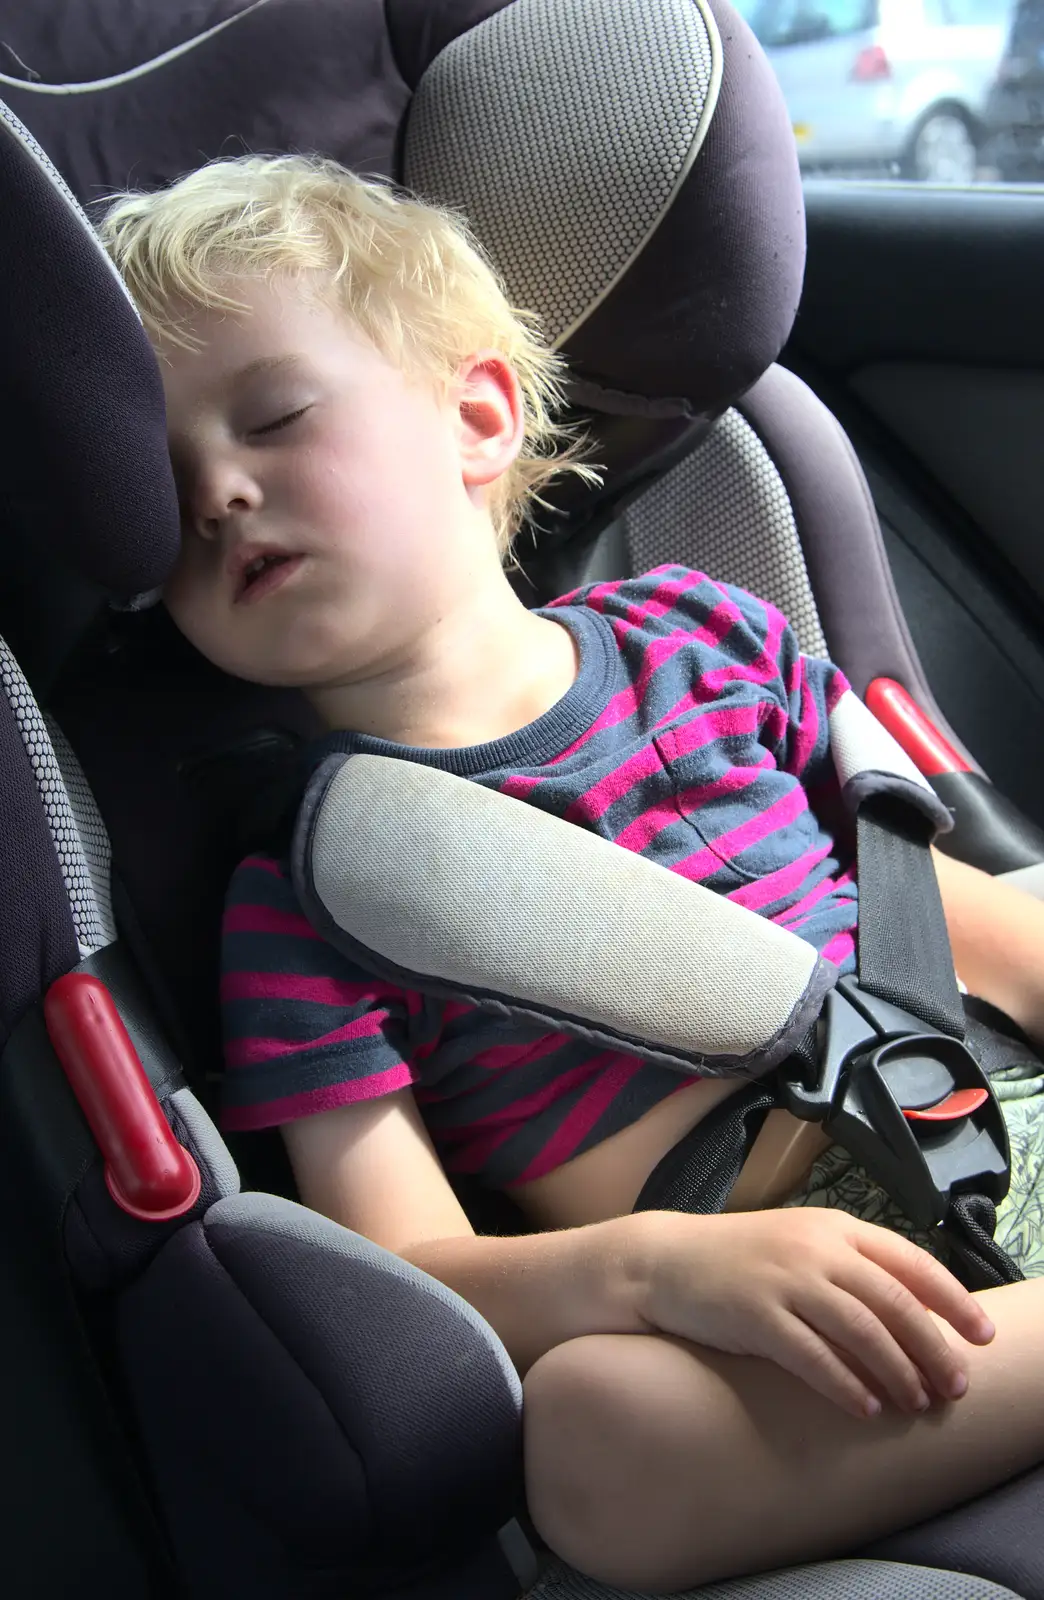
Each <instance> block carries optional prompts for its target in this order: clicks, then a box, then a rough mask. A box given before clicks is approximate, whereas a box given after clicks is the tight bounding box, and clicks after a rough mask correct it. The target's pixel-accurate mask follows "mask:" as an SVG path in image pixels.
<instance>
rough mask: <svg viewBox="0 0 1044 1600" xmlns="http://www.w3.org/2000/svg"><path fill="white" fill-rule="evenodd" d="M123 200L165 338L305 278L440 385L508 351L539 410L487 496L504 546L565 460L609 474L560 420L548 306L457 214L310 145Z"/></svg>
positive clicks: (108, 220) (117, 212)
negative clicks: (527, 304) (515, 291)
mask: <svg viewBox="0 0 1044 1600" xmlns="http://www.w3.org/2000/svg"><path fill="white" fill-rule="evenodd" d="M115 198H116V203H115V204H114V205H113V206H112V208H111V209H110V210H109V211H108V213H107V214H106V216H105V217H104V219H103V220H102V222H101V224H100V227H99V232H100V235H101V239H102V242H103V244H104V245H105V247H106V249H107V250H108V252H109V254H110V255H111V257H112V259H113V261H114V262H115V264H116V266H117V267H118V269H119V271H120V273H121V274H122V276H123V278H124V280H125V281H126V283H127V286H128V288H129V290H130V292H131V295H132V296H133V298H134V300H135V302H136V304H137V306H138V309H139V311H140V312H141V316H142V320H143V321H144V323H145V327H146V329H147V331H148V332H149V334H150V336H151V337H152V338H153V339H154V340H156V339H159V338H162V339H167V340H171V341H173V342H175V343H178V344H180V345H182V346H183V347H191V345H192V344H193V343H195V342H196V341H193V340H192V339H191V338H190V336H189V335H188V334H187V333H186V332H185V330H184V328H183V327H181V326H179V314H183V313H184V311H185V310H186V309H188V310H193V309H206V310H213V309H224V310H227V311H230V312H237V311H238V312H242V311H244V310H245V309H246V307H245V306H244V305H243V304H242V302H240V301H237V300H236V299H235V298H234V296H233V294H230V293H229V292H228V290H229V289H230V288H232V289H234V285H235V280H236V279H237V278H239V279H243V278H263V279H269V278H273V277H279V276H284V275H289V276H290V277H292V278H302V279H304V280H308V279H311V280H312V284H313V285H314V284H317V285H318V287H319V292H320V294H321V295H322V296H323V297H324V298H328V299H332V300H333V301H334V302H335V303H336V304H338V305H339V306H340V307H341V308H342V309H343V310H344V311H345V312H346V313H347V314H348V315H349V316H350V317H351V318H352V320H353V321H354V322H355V324H356V325H357V326H358V327H359V328H360V330H361V331H362V332H363V333H364V334H365V335H366V336H367V337H368V338H369V339H370V340H371V342H372V343H373V344H374V345H375V346H376V347H377V349H379V350H380V351H381V353H382V354H383V355H384V356H385V357H386V358H387V359H388V360H390V361H393V362H394V363H395V364H396V365H398V366H399V367H400V368H401V369H402V370H403V371H404V372H406V373H407V374H408V375H410V376H411V377H415V378H423V379H427V380H429V381H433V382H434V383H435V384H436V386H438V387H440V388H441V387H443V386H445V385H448V383H449V382H450V381H451V379H452V377H453V375H454V373H455V371H456V370H457V368H458V366H459V364H460V363H461V362H462V361H463V360H464V359H465V358H466V357H467V356H468V355H469V354H471V353H473V352H474V351H476V350H479V349H485V348H493V349H496V350H498V351H499V352H500V353H501V354H502V355H503V356H504V357H505V358H506V359H507V360H508V361H509V362H510V364H511V366H512V367H513V368H514V371H515V373H516V374H517V376H518V381H519V385H520V388H521V391H522V400H523V407H524V436H523V440H522V446H521V448H520V450H519V453H518V456H517V458H516V459H515V461H514V462H513V463H512V465H511V466H510V467H509V468H508V469H507V471H506V472H505V473H504V474H503V476H502V477H501V478H500V479H499V480H498V481H497V482H496V483H495V484H494V485H492V487H491V490H490V495H489V500H488V502H487V504H488V509H489V512H490V516H491V519H492V522H493V527H494V531H495V534H496V540H497V548H498V550H499V551H500V554H501V557H502V559H504V560H506V561H507V560H510V559H512V558H511V546H512V542H513V540H514V537H515V535H516V533H517V532H518V530H519V528H520V526H521V525H522V523H523V521H524V520H525V519H526V518H527V517H531V516H532V507H533V504H534V502H536V503H537V504H541V505H545V504H546V502H545V501H543V500H541V498H540V490H541V489H543V488H544V487H545V486H546V485H547V484H548V483H549V482H550V481H551V480H552V479H553V478H555V477H556V476H557V475H558V474H559V473H561V472H566V471H568V472H575V473H579V474H580V475H581V476H582V477H584V478H585V479H587V480H588V481H592V482H595V483H597V482H599V475H598V473H597V471H596V470H595V469H594V468H593V467H591V466H589V465H585V464H584V463H583V462H582V461H581V460H580V459H579V457H580V455H581V450H582V444H581V441H579V440H578V439H577V437H576V435H575V432H574V431H573V430H572V429H571V428H570V427H568V426H566V425H564V424H563V423H561V422H560V421H558V420H557V413H558V412H559V411H560V410H561V408H562V405H563V398H564V397H563V379H564V376H565V365H564V362H563V361H562V359H561V357H559V356H558V355H557V354H556V353H555V352H554V351H552V350H551V349H550V347H549V346H548V344H547V343H546V341H545V340H544V338H543V337H542V334H541V331H540V326H539V322H538V320H537V318H536V317H535V316H534V315H532V314H531V313H529V312H527V311H521V310H518V309H516V308H514V307H512V306H511V305H510V303H509V301H508V299H507V296H506V294H505V291H504V288H503V285H502V284H501V282H500V279H499V278H498V276H497V274H496V272H495V270H494V269H493V267H492V266H491V265H490V263H489V262H488V261H487V259H486V257H485V256H484V254H483V252H482V249H481V247H480V246H479V245H478V243H477V242H476V240H475V239H474V238H473V236H472V234H471V232H470V230H469V228H468V226H467V224H466V222H465V221H464V220H463V219H462V218H461V217H459V216H457V215H456V214H454V213H453V212H451V211H449V210H447V209H444V208H441V207H438V206H433V205H427V204H424V203H422V202H420V201H418V200H414V199H412V198H409V197H407V196H405V195H403V194H401V193H400V192H399V191H397V190H395V189H393V188H392V186H391V185H390V184H388V183H386V182H384V181H382V180H379V179H376V180H375V179H364V178H360V177H357V176H356V175H355V174H353V173H351V172H348V171H347V170H346V169H345V168H344V167H341V166H339V165H338V163H337V162H335V161H329V160H324V159H321V158H319V157H306V156H277V157H263V156H245V157H241V158H239V159H237V160H232V161H215V162H212V163H210V164H209V165H208V166H204V167H201V168H200V169H199V170H198V171H197V172H192V173H190V174H189V175H188V176H187V177H184V178H181V179H180V180H179V181H178V182H177V183H174V184H172V185H171V186H170V187H169V188H167V189H161V190H159V191H157V192H156V193H152V194H139V193H133V192H127V193H124V194H121V195H117V196H116V197H115Z"/></svg>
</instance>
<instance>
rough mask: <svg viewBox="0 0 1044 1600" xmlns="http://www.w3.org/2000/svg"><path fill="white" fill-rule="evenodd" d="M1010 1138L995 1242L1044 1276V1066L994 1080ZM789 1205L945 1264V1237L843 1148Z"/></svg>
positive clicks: (1009, 1071) (823, 1160) (1005, 1072)
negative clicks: (897, 1238) (924, 1227)
mask: <svg viewBox="0 0 1044 1600" xmlns="http://www.w3.org/2000/svg"><path fill="white" fill-rule="evenodd" d="M990 1082H991V1083H992V1084H993V1088H994V1091H995V1093H996V1095H997V1099H998V1100H999V1101H1000V1103H1001V1107H1002V1109H1003V1112H1004V1120H1005V1121H1006V1122H1007V1124H1008V1137H1009V1139H1010V1140H1011V1188H1010V1189H1009V1191H1008V1194H1007V1197H1006V1198H1005V1199H1004V1200H1002V1201H1001V1203H1000V1205H999V1206H998V1207H997V1232H996V1234H995V1238H996V1240H997V1243H998V1244H999V1245H1001V1246H1002V1247H1003V1248H1004V1249H1005V1250H1006V1251H1007V1252H1008V1254H1009V1255H1010V1256H1011V1257H1012V1258H1013V1259H1014V1260H1015V1261H1016V1262H1017V1263H1018V1265H1019V1266H1020V1267H1021V1268H1022V1270H1023V1272H1024V1273H1025V1274H1026V1277H1027V1278H1040V1277H1044V1183H1042V1181H1041V1178H1042V1173H1044V1067H1042V1066H1041V1063H1040V1062H1039V1061H1033V1062H1024V1063H1020V1064H1018V1065H1016V1066H1011V1067H1006V1068H1004V1069H1002V1070H1001V1071H998V1072H993V1073H991V1075H990ZM785 1205H786V1206H788V1207H789V1206H836V1207H837V1208H838V1209H839V1210H841V1211H847V1212H849V1214H850V1215H851V1216H855V1217H860V1218H862V1220H863V1221H864V1222H876V1223H877V1224H878V1225H879V1226H880V1227H883V1228H891V1229H893V1230H894V1232H896V1233H901V1234H903V1235H904V1236H905V1237H906V1238H907V1239H912V1240H913V1241H914V1243H915V1244H919V1245H921V1246H922V1248H923V1249H925V1250H929V1251H931V1253H932V1255H934V1256H938V1257H939V1258H940V1260H942V1261H946V1259H947V1250H946V1244H945V1241H944V1239H943V1238H942V1236H941V1235H940V1234H938V1233H937V1232H934V1231H933V1232H928V1233H925V1232H922V1231H920V1230H918V1229H917V1228H915V1227H914V1225H913V1224H912V1223H911V1222H910V1221H909V1220H908V1219H907V1218H906V1217H905V1216H904V1215H903V1213H902V1212H901V1211H900V1210H899V1208H898V1206H896V1204H895V1202H894V1201H893V1200H890V1199H889V1197H888V1195H887V1194H885V1192H884V1190H883V1189H881V1188H879V1187H878V1185H877V1184H876V1183H875V1182H874V1181H873V1179H872V1178H871V1177H870V1176H869V1175H868V1173H867V1172H866V1171H865V1170H864V1169H863V1168H862V1167H860V1166H859V1165H858V1164H857V1163H856V1162H855V1161H853V1159H852V1157H851V1156H850V1155H848V1154H847V1152H846V1151H844V1150H842V1149H841V1147H840V1145H831V1147H830V1149H829V1150H827V1151H826V1152H825V1154H824V1155H822V1156H821V1157H820V1158H819V1160H818V1161H817V1162H816V1164H815V1166H814V1167H813V1168H812V1171H811V1172H810V1173H809V1177H808V1182H807V1183H806V1185H805V1187H804V1188H803V1189H802V1190H801V1191H800V1193H798V1194H796V1195H793V1196H792V1197H791V1199H789V1200H788V1201H786V1202H785Z"/></svg>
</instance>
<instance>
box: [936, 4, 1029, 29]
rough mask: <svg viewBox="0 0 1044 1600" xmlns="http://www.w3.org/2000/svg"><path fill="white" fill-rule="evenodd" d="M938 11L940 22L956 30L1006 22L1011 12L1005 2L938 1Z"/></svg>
mask: <svg viewBox="0 0 1044 1600" xmlns="http://www.w3.org/2000/svg"><path fill="white" fill-rule="evenodd" d="M939 9H940V11H941V12H942V18H941V20H942V22H943V23H945V24H949V26H950V27H958V28H962V27H963V28H975V27H980V26H989V24H990V23H993V22H1001V23H1003V22H1007V21H1008V19H1009V18H1010V16H1011V11H1012V7H1011V5H1010V4H1008V3H1007V0H940V6H939Z"/></svg>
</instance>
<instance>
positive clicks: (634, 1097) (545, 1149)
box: [222, 567, 857, 1188]
mask: <svg viewBox="0 0 1044 1600" xmlns="http://www.w3.org/2000/svg"><path fill="white" fill-rule="evenodd" d="M545 614H546V615H548V616H553V617H555V618H557V620H558V621H560V622H562V623H564V624H565V626H566V627H568V628H569V629H570V631H571V632H572V633H573V635H574V637H575V638H576V640H577V643H578V645H579V655H580V668H579V672H578V675H577V678H576V681H575V682H574V684H573V686H572V688H570V689H569V691H568V692H567V694H566V695H565V696H564V697H563V699H561V700H560V701H559V702H558V704H557V705H555V706H553V707H552V708H551V710H550V711H548V712H546V713H545V715H544V716H542V717H540V718H538V720H537V721H536V722H533V723H531V724H530V725H529V726H528V727H525V728H521V729H520V730H519V731H518V732H517V733H513V734H510V735H509V736H508V737H507V738H504V739H497V740H495V741H494V742H492V743H490V744H485V745H477V746H472V747H469V748H466V749H457V750H421V749H412V748H407V747H404V746H400V745H392V744H389V743H388V742H387V741H385V740H381V739H375V738H372V737H369V736H364V735H359V734H354V733H347V732H346V733H335V734H331V735H329V736H328V737H327V738H325V739H324V740H322V741H321V743H320V745H319V746H318V747H317V748H316V750H315V752H314V755H315V760H316V761H318V760H320V759H321V758H322V757H323V756H325V755H328V754H330V753H331V752H333V751H351V752H354V751H367V752H370V753H374V754H382V755H395V756H398V757H401V758H403V759H405V760H410V761H419V762H423V763H426V764H428V765H431V766H437V767H442V768H444V769H447V770H449V771H452V772H455V773H458V774H460V775H462V776H464V777H467V778H471V779H473V780H474V782H476V783H481V784H485V785H487V786H488V787H490V788H494V789H499V790H501V791H503V792H504V793H505V794H509V795H513V796H515V797H516V798H517V799H520V800H524V801H525V802H526V803H527V804H529V805H535V806H541V807H542V808H543V809H544V810H546V811H550V812H553V813H554V814H555V815H556V816H559V817H563V818H565V819H566V820H567V821H569V822H573V823H576V824H577V826H579V827H582V828H591V829H593V830H594V831H595V832H596V833H599V834H601V835H602V837H603V838H606V839H611V840H614V841H615V842H616V843H617V844H619V845H621V846H623V848H624V849H627V850H637V851H639V852H640V853H641V854H643V855H646V856H649V857H650V858H652V859H653V860H655V861H658V862H660V863H661V864H662V865H663V866H666V867H669V868H670V869H671V870H672V871H673V872H679V873H681V874H682V875H683V876H684V877H686V878H691V879H693V880H694V881H696V882H699V883H703V884H706V885H707V886H708V887H710V888H712V889H716V890H718V891H719V892H720V893H721V894H725V895H728V896H729V898H730V899H732V900H736V901H738V902H739V903H740V904H742V905H745V906H748V907H749V908H750V909H752V910H754V911H757V912H759V913H760V914H761V915H762V916H766V917H770V918H771V919H772V920H773V921H775V922H779V923H781V924H782V925H783V926H784V927H787V928H790V929H791V930H792V931H793V932H794V933H797V934H799V935H800V936H801V937H802V938H804V939H807V940H808V941H809V942H810V943H811V944H813V945H815V946H816V948H817V949H818V950H819V951H821V953H822V954H823V955H824V956H825V957H826V958H827V959H829V960H830V961H833V962H835V963H836V964H837V965H838V966H839V967H841V968H842V969H843V970H846V971H847V970H851V969H852V968H853V967H854V965H855V946H854V938H855V928H856V919H857V894H856V885H855V878H854V870H853V865H854V861H853V857H854V851H853V846H852V841H851V838H850V837H848V838H846V839H845V842H844V844H843V845H842V843H841V838H840V834H839V836H838V841H837V842H835V836H834V833H833V832H831V831H830V830H829V828H828V826H827V818H828V817H830V816H833V817H834V818H835V821H836V819H837V817H838V816H839V815H840V807H839V804H838V799H839V796H838V787H837V782H836V780H835V778H834V775H833V765H832V762H831V759H830V754H829V748H828V732H827V717H828V714H829V712H830V710H831V708H832V707H833V705H834V704H835V702H836V700H837V699H838V698H839V697H840V695H841V694H842V693H844V691H845V689H846V688H847V687H848V685H847V684H846V682H845V679H844V677H843V676H842V674H841V673H840V672H839V671H838V669H837V668H836V667H834V666H832V665H831V664H830V663H829V662H826V661H819V660H814V659H810V658H808V657H805V656H803V655H802V654H801V651H800V649H799V647H798V643H797V640H796V638H795V636H794V633H793V631H792V630H791V628H790V627H789V625H788V624H787V622H786V621H785V619H784V618H783V617H782V615H781V614H780V613H779V612H778V611H777V610H776V609H775V607H774V606H771V605H768V604H766V603H765V602H764V601H761V600H756V599H754V598H753V597H752V596H750V595H748V594H745V593H744V592H743V591H742V590H740V589H736V588H732V587H731V586H729V585H726V584H720V583H714V582H712V580H711V579H710V578H707V577H704V576H703V575H702V574H700V573H697V572H690V571H688V570H687V569H685V568H681V567H660V568H658V569H657V570H656V571H655V572H650V573H647V574H646V575H645V576H644V577H641V578H634V579H629V580H627V581H625V582H620V583H604V584H597V585H595V586H593V587H590V588H586V589H583V590H580V591H578V592H577V593H575V594H572V595H567V596H565V597H564V598H563V599H561V600H557V601H555V602H554V603H553V605H552V606H550V607H548V608H547V610H546V612H545ZM839 826H840V827H842V828H845V832H846V833H847V827H846V826H845V825H844V824H839ZM568 893H569V885H568V884H567V883H563V885H562V894H563V896H566V895H568ZM222 1009H223V1016H224V1029H225V1051H226V1071H225V1073H224V1075H223V1111H222V1123H223V1126H224V1127H225V1128H226V1129H229V1130H237V1129H253V1128H266V1127H273V1126H276V1125H278V1124H280V1123H285V1122H290V1121H293V1120H294V1119H295V1118H297V1117H306V1116H309V1115H311V1114H313V1113H315V1112H318V1111H325V1110H328V1109H330V1108H332V1107H334V1106H340V1105H344V1104H346V1103H348V1102H350V1101H354V1100H364V1099H372V1098H374V1097H376V1096H379V1095H384V1094H389V1093H392V1092H393V1091H395V1090H399V1089H403V1088H406V1087H408V1086H409V1087H412V1089H413V1092H414V1094H415V1096H416V1099H417V1102H418V1104H419V1106H420V1108H421V1111H422V1114H423V1116H424V1120H425V1122H426V1124H427V1126H428V1129H429V1131H430V1133H431V1136H432V1138H433V1140H434V1143H435V1146H436V1149H437V1150H438V1152H439V1155H440V1157H441V1159H442V1161H443V1164H444V1165H445V1167H446V1168H447V1170H448V1171H449V1172H451V1173H461V1174H464V1173H469V1174H474V1175H476V1176H478V1177H479V1178H480V1179H481V1180H482V1181H483V1182H485V1183H486V1184H488V1185H490V1186H492V1187H495V1188H501V1187H506V1186H509V1185H511V1184H512V1183H517V1182H522V1181H525V1180H528V1179H532V1178H536V1177H539V1176H540V1175H542V1174H543V1173H546V1172H550V1171H551V1170H552V1169H553V1168H555V1167H557V1166H560V1165H561V1164H562V1163H563V1162H565V1161H568V1160H570V1159H571V1158H572V1157H573V1156H576V1155H579V1154H580V1153H581V1152H582V1151H584V1150H588V1149H590V1148H591V1147H592V1146H594V1145H597V1144H599V1143H600V1142H601V1141H602V1140H604V1139H607V1138H608V1137H609V1136H610V1135H611V1134H613V1133H616V1132H618V1131H619V1130H620V1129H622V1128H625V1127H627V1126H629V1125H630V1124H631V1123H633V1122H635V1121H637V1120H638V1118H639V1117H641V1116H643V1115H644V1114H645V1113H646V1112H647V1111H649V1110H650V1109H651V1107H652V1106H654V1105H656V1104H657V1103H658V1102H659V1101H661V1100H663V1099H665V1098H666V1096H667V1095H669V1094H672V1093H674V1092H675V1091H676V1090H678V1089H679V1088H680V1087H681V1086H682V1085H683V1083H685V1082H688V1081H691V1080H688V1079H684V1078H682V1077H680V1075H679V1074H677V1073H675V1072H672V1071H671V1070H670V1069H669V1068H666V1067H662V1066H657V1065H654V1064H652V1063H649V1062H645V1061H643V1060H642V1059H641V1058H640V1057H638V1056H634V1055H630V1054H625V1053H624V1052H623V1051H611V1050H602V1051H599V1050H597V1049H595V1048H594V1047H593V1046H592V1045H591V1044H590V1043H584V1042H583V1041H580V1040H577V1039H575V1038H572V1037H569V1036H568V1035H566V1034H564V1033H549V1032H546V1031H541V1030H540V1029H539V1028H537V1027H527V1026H516V1025H508V1024H505V1022H504V1021H503V1020H502V1019H500V1018H498V1017H495V1016H493V1015H490V1014H488V1013H485V1012H483V1011H481V1010H479V1009H477V1008H475V1007H473V1006H469V1005H465V1004H461V1003H456V1002H450V1001H446V1000H438V999H432V998H430V997H426V996H424V995H421V994H418V993H415V992H410V991H407V990H405V989H400V988H398V987H396V986H395V985H393V984H389V983H386V982H382V981H379V980H377V979H375V978H373V977H371V976H370V975H369V974H367V973H366V972H365V971H363V970H362V969H361V968H357V967H355V966H353V964H352V963H351V962H350V961H349V960H348V959H347V958H346V957H344V956H343V955H340V954H339V953H338V952H337V951H336V950H335V949H333V948H332V946H330V945H328V944H327V943H326V941H325V940H323V939H321V938H319V937H318V936H317V935H316V934H315V933H314V932H313V930H312V928H311V926H310V924H309V923H308V922H307V920H306V919H305V917H304V916H303V914H302V912H301V910H300V908H299V906H298V904H297V902H296V899H295V896H294V892H293V889H292V887H291V884H290V879H289V874H288V870H287V867H286V864H285V862H281V861H278V860H276V859H274V858H271V857H266V856H251V857H250V858H248V859H247V860H246V861H244V862H243V863H242V864H241V866H240V867H239V868H238V869H237V871H236V873H235V875H234V877H233V879H232V883H231V885H230V888H229V894H228V900H227V905H226V911H225V919H224V927H223V975H222Z"/></svg>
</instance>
